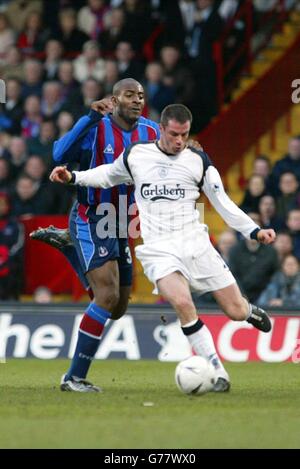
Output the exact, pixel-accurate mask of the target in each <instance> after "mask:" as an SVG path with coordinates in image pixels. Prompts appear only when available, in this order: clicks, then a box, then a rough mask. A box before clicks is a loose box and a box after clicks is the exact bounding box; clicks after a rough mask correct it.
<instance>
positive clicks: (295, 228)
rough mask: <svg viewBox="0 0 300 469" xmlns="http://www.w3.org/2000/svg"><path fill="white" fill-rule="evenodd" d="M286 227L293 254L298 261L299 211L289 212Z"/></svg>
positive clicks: (299, 240)
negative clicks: (291, 242) (290, 239)
mask: <svg viewBox="0 0 300 469" xmlns="http://www.w3.org/2000/svg"><path fill="white" fill-rule="evenodd" d="M286 226H287V228H288V231H289V234H290V235H291V237H292V241H293V254H294V255H295V256H296V257H297V259H299V260H300V209H298V208H297V209H293V210H290V212H289V213H288V216H287V220H286Z"/></svg>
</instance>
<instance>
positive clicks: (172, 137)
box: [160, 119, 191, 155]
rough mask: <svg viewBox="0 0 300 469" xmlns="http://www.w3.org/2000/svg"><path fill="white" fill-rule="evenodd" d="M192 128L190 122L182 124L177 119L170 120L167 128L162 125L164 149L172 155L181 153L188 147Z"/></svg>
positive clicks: (161, 140) (161, 139)
mask: <svg viewBox="0 0 300 469" xmlns="http://www.w3.org/2000/svg"><path fill="white" fill-rule="evenodd" d="M190 128H191V123H190V121H186V122H185V123H184V124H180V122H178V121H176V120H175V119H170V120H169V121H168V123H167V125H166V126H165V127H164V126H163V125H160V131H161V136H160V142H161V144H162V147H163V148H162V149H163V150H164V151H165V152H167V153H170V154H171V155H176V154H177V153H180V152H181V151H182V150H183V149H184V148H185V147H186V144H187V141H188V138H189V132H190Z"/></svg>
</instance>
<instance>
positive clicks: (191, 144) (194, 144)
mask: <svg viewBox="0 0 300 469" xmlns="http://www.w3.org/2000/svg"><path fill="white" fill-rule="evenodd" d="M187 143H188V146H189V147H192V148H194V150H197V151H199V150H200V151H203V147H202V145H201V143H199V142H198V140H193V139H191V138H190V139H189V140H188V142H187Z"/></svg>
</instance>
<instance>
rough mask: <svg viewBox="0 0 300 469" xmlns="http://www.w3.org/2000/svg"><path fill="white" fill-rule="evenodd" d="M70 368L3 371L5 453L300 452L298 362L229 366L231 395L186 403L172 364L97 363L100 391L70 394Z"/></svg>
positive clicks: (44, 365)
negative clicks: (65, 383) (65, 384)
mask: <svg viewBox="0 0 300 469" xmlns="http://www.w3.org/2000/svg"><path fill="white" fill-rule="evenodd" d="M68 364H69V361H66V360H53V361H39V360H27V359H26V360H8V361H7V363H6V364H0V448H116V449H123V448H299V447H300V392H299V389H300V373H299V371H300V365H295V364H291V363H282V364H266V363H243V364H228V365H227V370H228V371H229V373H230V375H231V381H232V389H231V392H230V393H228V394H214V393H209V394H206V395H204V396H185V395H183V394H181V393H180V392H179V391H178V390H177V388H176V386H175V383H174V370H175V364H174V363H160V362H157V361H137V362H133V361H125V360H107V361H103V362H100V361H97V362H95V363H93V365H92V370H91V373H90V376H89V377H90V379H91V381H93V382H94V383H95V384H99V385H101V386H102V387H103V388H104V392H103V393H102V394H77V393H62V392H61V391H60V390H59V380H60V376H61V375H62V374H63V372H64V371H65V370H66V369H67V367H68ZM149 402H150V403H152V404H153V405H145V403H149Z"/></svg>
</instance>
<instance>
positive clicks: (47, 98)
mask: <svg viewBox="0 0 300 469" xmlns="http://www.w3.org/2000/svg"><path fill="white" fill-rule="evenodd" d="M63 103H64V98H63V95H62V85H61V84H60V83H59V82H58V81H47V82H46V83H44V85H43V92H42V101H41V111H42V114H43V116H44V117H47V118H51V119H56V117H57V116H58V114H59V112H60V111H61V108H62V105H63Z"/></svg>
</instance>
